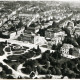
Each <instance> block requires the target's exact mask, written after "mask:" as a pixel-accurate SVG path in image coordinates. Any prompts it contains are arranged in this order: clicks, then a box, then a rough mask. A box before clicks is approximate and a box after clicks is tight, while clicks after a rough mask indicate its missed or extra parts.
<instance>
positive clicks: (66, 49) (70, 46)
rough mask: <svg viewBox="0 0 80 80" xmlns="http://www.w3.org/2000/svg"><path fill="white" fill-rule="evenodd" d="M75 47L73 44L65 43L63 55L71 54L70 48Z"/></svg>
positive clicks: (62, 48) (62, 50)
mask: <svg viewBox="0 0 80 80" xmlns="http://www.w3.org/2000/svg"><path fill="white" fill-rule="evenodd" d="M70 48H74V46H73V45H71V44H63V46H62V47H61V49H60V51H61V52H62V55H69V49H70Z"/></svg>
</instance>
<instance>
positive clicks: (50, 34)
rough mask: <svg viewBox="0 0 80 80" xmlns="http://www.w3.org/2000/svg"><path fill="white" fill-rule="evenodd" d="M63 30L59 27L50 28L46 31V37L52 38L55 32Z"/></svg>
mask: <svg viewBox="0 0 80 80" xmlns="http://www.w3.org/2000/svg"><path fill="white" fill-rule="evenodd" d="M60 31H61V30H60V29H58V28H54V29H53V28H49V29H47V30H46V31H45V38H50V39H52V38H53V37H54V33H57V32H60Z"/></svg>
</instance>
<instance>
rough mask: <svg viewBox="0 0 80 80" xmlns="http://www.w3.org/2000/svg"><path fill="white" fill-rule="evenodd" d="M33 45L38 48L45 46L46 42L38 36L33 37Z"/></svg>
mask: <svg viewBox="0 0 80 80" xmlns="http://www.w3.org/2000/svg"><path fill="white" fill-rule="evenodd" d="M34 44H36V45H39V46H47V44H48V42H47V41H46V39H45V37H42V36H40V35H38V36H34Z"/></svg>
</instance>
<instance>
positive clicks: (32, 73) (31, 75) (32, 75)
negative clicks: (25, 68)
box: [30, 71, 35, 79]
mask: <svg viewBox="0 0 80 80" xmlns="http://www.w3.org/2000/svg"><path fill="white" fill-rule="evenodd" d="M34 76H35V72H33V71H32V72H31V73H30V78H31V79H32V78H33V77H34Z"/></svg>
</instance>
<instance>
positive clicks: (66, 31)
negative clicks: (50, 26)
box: [62, 28, 71, 37]
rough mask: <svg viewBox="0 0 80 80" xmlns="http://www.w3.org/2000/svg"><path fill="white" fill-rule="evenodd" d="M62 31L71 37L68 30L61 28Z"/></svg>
mask: <svg viewBox="0 0 80 80" xmlns="http://www.w3.org/2000/svg"><path fill="white" fill-rule="evenodd" d="M62 30H63V31H65V33H66V34H67V35H68V36H69V37H71V34H70V30H69V29H68V28H62Z"/></svg>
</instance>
